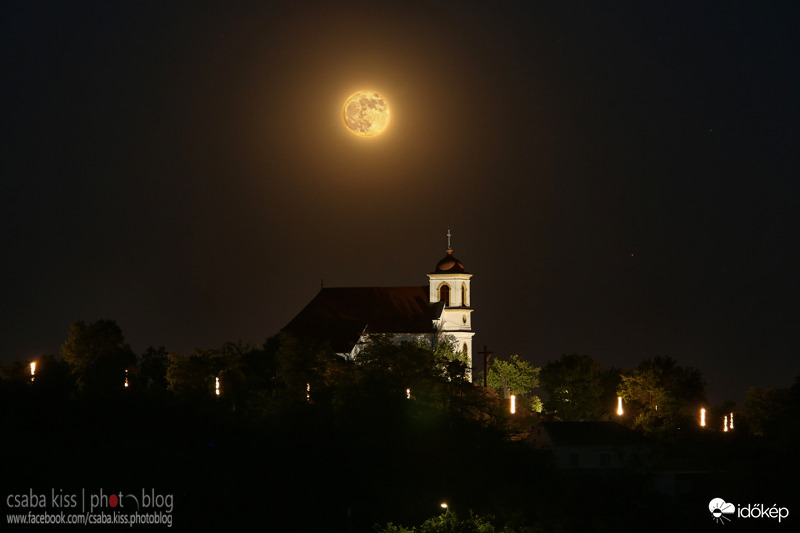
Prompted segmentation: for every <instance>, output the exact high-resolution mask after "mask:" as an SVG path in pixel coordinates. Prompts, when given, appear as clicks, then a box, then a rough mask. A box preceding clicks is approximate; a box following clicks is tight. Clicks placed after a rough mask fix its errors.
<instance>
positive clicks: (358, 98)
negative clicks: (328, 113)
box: [342, 91, 389, 137]
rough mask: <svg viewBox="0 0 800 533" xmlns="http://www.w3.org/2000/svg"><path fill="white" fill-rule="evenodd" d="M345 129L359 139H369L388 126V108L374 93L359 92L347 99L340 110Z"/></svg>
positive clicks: (384, 101)
mask: <svg viewBox="0 0 800 533" xmlns="http://www.w3.org/2000/svg"><path fill="white" fill-rule="evenodd" d="M342 115H343V116H344V123H345V125H346V126H347V129H348V130H350V131H351V132H352V133H353V134H354V135H358V136H360V137H371V136H373V135H377V134H379V133H380V132H382V131H383V130H384V129H386V126H387V125H388V124H389V106H388V105H387V104H386V100H384V99H383V97H382V96H381V95H379V94H378V93H376V92H375V91H359V92H357V93H355V94H354V95H353V96H351V97H350V98H348V99H347V101H346V102H345V103H344V109H343V110H342Z"/></svg>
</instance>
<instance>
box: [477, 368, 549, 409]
mask: <svg viewBox="0 0 800 533" xmlns="http://www.w3.org/2000/svg"><path fill="white" fill-rule="evenodd" d="M540 372H541V368H538V367H535V366H533V365H531V364H530V363H528V362H527V361H523V360H522V359H520V357H519V355H512V356H511V357H510V358H509V359H508V361H504V360H502V359H494V360H492V366H490V367H489V373H488V375H487V379H486V384H487V385H488V386H489V387H492V388H493V389H495V390H496V391H497V392H498V394H501V395H505V393H506V392H508V393H510V394H514V395H515V396H518V397H520V400H521V402H522V405H524V406H525V407H527V408H528V409H530V410H531V411H537V412H539V411H541V410H542V401H541V400H540V399H539V397H538V396H536V395H534V394H533V389H534V388H536V387H538V386H539V373H540Z"/></svg>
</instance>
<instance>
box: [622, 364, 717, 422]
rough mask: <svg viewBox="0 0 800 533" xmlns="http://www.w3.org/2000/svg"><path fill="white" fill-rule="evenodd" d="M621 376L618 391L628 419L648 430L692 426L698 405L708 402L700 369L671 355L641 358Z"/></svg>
mask: <svg viewBox="0 0 800 533" xmlns="http://www.w3.org/2000/svg"><path fill="white" fill-rule="evenodd" d="M620 379H621V381H620V385H619V388H618V389H617V393H618V394H619V396H621V397H622V399H623V400H624V402H625V405H626V411H627V412H628V413H627V414H626V419H627V420H629V421H631V425H632V426H633V427H638V428H640V429H643V430H644V431H647V432H659V431H665V430H672V429H676V428H679V427H684V426H685V427H692V424H693V422H692V421H693V420H694V419H695V418H696V416H697V411H698V409H699V408H700V407H701V405H702V404H704V403H705V402H706V392H705V381H704V380H703V376H702V374H701V373H700V371H699V370H697V369H695V368H691V367H681V366H678V363H677V361H675V360H674V359H672V358H671V357H656V358H654V359H647V360H646V361H642V362H641V363H640V364H639V366H638V367H637V368H636V370H634V371H632V372H630V373H628V374H625V375H622V376H621V378H620Z"/></svg>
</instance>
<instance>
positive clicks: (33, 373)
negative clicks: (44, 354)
mask: <svg viewBox="0 0 800 533" xmlns="http://www.w3.org/2000/svg"><path fill="white" fill-rule="evenodd" d="M34 379H36V361H32V362H31V383H33V380H34Z"/></svg>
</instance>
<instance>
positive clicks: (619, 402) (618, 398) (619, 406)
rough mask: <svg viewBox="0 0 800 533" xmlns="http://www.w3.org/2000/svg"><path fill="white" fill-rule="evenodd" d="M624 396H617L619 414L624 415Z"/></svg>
mask: <svg viewBox="0 0 800 533" xmlns="http://www.w3.org/2000/svg"><path fill="white" fill-rule="evenodd" d="M622 413H623V411H622V396H617V414H618V415H619V416H622Z"/></svg>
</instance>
